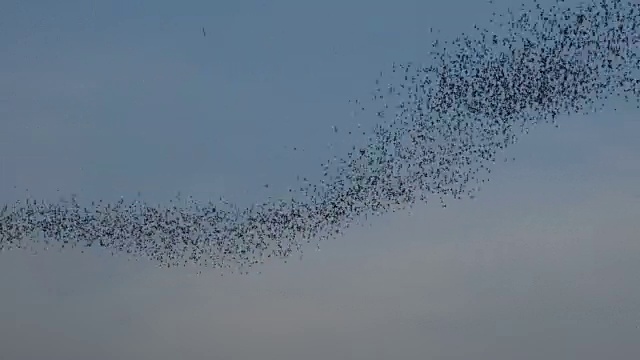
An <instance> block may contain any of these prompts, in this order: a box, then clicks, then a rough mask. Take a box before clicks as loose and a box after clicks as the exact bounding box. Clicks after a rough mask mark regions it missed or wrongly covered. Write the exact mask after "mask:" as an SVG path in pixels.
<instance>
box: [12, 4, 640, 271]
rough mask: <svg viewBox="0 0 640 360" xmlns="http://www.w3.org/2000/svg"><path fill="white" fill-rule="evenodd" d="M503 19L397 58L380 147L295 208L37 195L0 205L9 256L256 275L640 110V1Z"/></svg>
mask: <svg viewBox="0 0 640 360" xmlns="http://www.w3.org/2000/svg"><path fill="white" fill-rule="evenodd" d="M491 23H492V26H495V29H494V30H487V29H481V28H480V27H478V26H476V27H475V30H476V32H474V33H473V34H463V35H460V36H459V37H458V38H456V39H455V40H453V41H449V42H446V41H436V42H434V43H433V44H432V46H433V51H432V55H433V58H432V59H430V60H429V61H427V62H425V64H415V63H405V64H393V66H392V69H391V70H390V71H391V74H390V75H391V76H392V77H393V80H391V83H388V81H384V83H385V84H383V79H378V80H376V84H377V89H376V90H375V96H374V98H375V100H376V101H375V102H374V104H376V106H377V108H376V109H375V110H374V112H375V113H377V114H378V116H379V117H380V118H381V120H380V122H379V123H378V125H377V126H376V127H375V128H374V129H373V130H372V133H371V136H370V139H369V140H370V142H369V144H368V145H366V146H364V147H358V146H354V147H353V149H352V151H351V152H349V153H348V154H346V156H345V157H344V158H343V159H341V160H338V161H333V162H329V163H327V165H326V169H325V170H326V171H325V177H324V179H323V180H322V181H320V182H318V183H311V182H309V181H301V182H300V184H299V186H297V189H296V190H295V191H294V195H293V196H291V198H289V199H287V200H278V201H275V200H274V201H268V202H265V203H262V204H256V205H254V206H252V207H250V208H244V209H239V208H237V207H235V206H233V205H231V204H228V203H224V204H223V203H219V202H208V203H199V202H197V201H193V200H191V201H189V202H188V203H187V202H185V203H182V204H177V203H171V204H170V205H169V206H164V207H163V206H151V205H149V204H147V203H145V202H144V201H142V200H140V199H137V200H134V201H130V202H127V201H125V200H124V199H121V200H120V201H119V202H117V203H106V202H102V201H98V202H94V203H92V204H91V205H90V206H88V207H84V206H81V205H80V204H79V203H78V201H76V199H75V198H71V199H70V200H69V201H66V202H60V203H45V202H43V201H36V200H33V199H29V200H26V201H21V202H17V203H15V204H12V205H5V206H4V208H3V209H0V249H13V248H24V247H28V246H29V245H30V244H31V243H34V242H39V243H40V242H44V243H45V244H46V245H47V246H61V247H63V248H64V247H75V246H100V247H103V248H106V249H109V250H112V251H114V252H124V253H127V254H130V256H133V257H134V258H139V257H147V258H151V259H153V260H155V261H157V263H158V264H160V265H162V266H176V265H188V264H195V265H202V266H210V267H217V268H229V269H238V268H243V269H246V267H247V266H248V267H250V266H252V265H255V264H259V263H262V262H264V261H265V260H266V259H268V258H273V257H276V258H283V257H284V258H286V257H288V256H290V255H292V254H294V253H301V252H302V251H303V248H304V247H306V246H307V245H308V243H311V242H316V243H317V242H319V241H321V240H323V239H326V238H328V237H334V236H338V235H340V234H341V233H342V231H343V230H344V229H346V228H347V227H349V226H350V225H353V224H354V223H360V222H362V221H364V220H365V219H367V218H368V217H371V216H373V215H381V214H384V213H387V212H389V211H396V210H400V209H405V208H407V207H410V206H412V205H413V204H415V203H417V202H426V201H432V199H435V200H436V201H440V202H441V203H442V206H446V205H445V203H444V200H443V196H450V197H454V198H462V197H468V196H473V194H474V193H475V192H476V191H477V190H478V187H479V185H481V184H482V183H483V182H484V181H486V180H488V174H489V172H490V170H491V164H492V163H493V162H495V161H497V160H498V157H499V155H500V153H501V152H502V151H503V150H504V149H505V148H507V147H508V146H509V145H510V144H513V143H515V142H516V140H517V137H518V135H519V134H521V133H523V132H527V131H528V129H530V128H531V127H532V126H534V125H535V124H537V123H540V122H546V123H552V124H555V122H556V120H557V119H558V117H559V116H561V115H571V114H581V113H591V112H594V111H598V110H599V109H601V107H602V106H605V105H606V103H607V100H608V99H612V98H615V99H625V100H627V101H636V102H638V103H640V77H639V76H638V73H639V70H640V56H639V55H640V54H639V53H638V49H639V47H638V45H639V44H638V43H637V39H638V38H637V34H638V30H639V29H638V27H639V26H640V5H639V4H638V3H637V2H632V1H626V0H604V1H594V2H588V3H583V4H582V5H580V6H578V7H569V6H567V5H566V4H565V3H564V2H563V1H560V0H557V1H556V2H555V4H553V5H550V6H542V5H541V4H539V2H538V1H533V2H530V4H529V5H523V6H522V7H521V8H520V9H518V10H513V11H509V12H507V13H506V14H503V15H500V16H497V15H496V16H495V18H494V19H492V20H491ZM338 125H339V124H338ZM338 125H336V127H335V128H334V129H335V131H336V132H337V131H338ZM305 180H306V179H305Z"/></svg>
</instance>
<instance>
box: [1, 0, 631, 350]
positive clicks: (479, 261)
mask: <svg viewBox="0 0 640 360" xmlns="http://www.w3.org/2000/svg"><path fill="white" fill-rule="evenodd" d="M107 3H108V4H107ZM502 3H503V4H504V3H507V2H506V1H502ZM500 6H501V5H498V7H500ZM0 9H1V10H0V44H3V45H2V47H3V51H2V56H0V184H2V186H0V203H9V202H11V201H14V200H15V199H18V198H21V197H23V196H24V194H25V189H28V190H29V194H31V196H35V197H37V198H46V199H50V200H56V199H57V198H58V197H59V196H61V195H68V194H70V193H78V194H79V195H81V196H82V197H83V198H86V199H98V198H104V199H111V200H113V199H116V198H117V197H119V196H120V195H124V196H131V195H135V194H136V193H137V192H138V191H142V193H143V196H144V197H145V199H147V200H149V201H164V200H165V199H167V198H168V197H170V196H172V195H173V194H175V193H176V192H177V191H182V192H183V193H184V194H193V195H194V196H196V197H197V198H199V199H202V200H205V201H206V200H208V199H209V198H217V197H218V196H220V195H223V196H225V197H226V198H227V199H230V200H233V201H236V202H239V203H241V204H242V203H245V202H249V201H261V200H264V199H265V197H266V196H268V195H278V194H279V193H284V192H286V188H287V185H289V184H291V183H292V180H294V179H295V175H296V174H300V173H310V174H313V172H314V171H317V170H318V165H319V163H320V162H321V161H323V160H326V159H327V158H328V157H330V156H331V155H332V154H333V153H334V152H336V151H338V152H339V150H340V149H341V146H342V147H344V146H346V145H350V143H349V142H348V139H347V137H346V136H341V135H340V134H338V135H335V134H333V133H332V130H331V126H332V125H338V126H339V127H344V128H348V127H351V126H355V124H356V123H358V122H362V123H363V124H364V125H371V124H373V122H375V121H376V119H375V117H371V116H355V117H353V116H351V112H352V111H353V110H354V108H353V106H351V105H350V104H349V103H348V100H349V99H353V98H366V97H367V95H368V93H369V92H370V91H371V90H373V88H374V83H373V81H374V79H375V77H376V76H377V74H378V72H379V71H384V70H387V69H389V67H390V65H391V63H392V62H393V61H398V62H404V61H411V60H413V61H424V60H426V59H427V55H426V54H427V53H428V51H429V50H430V47H429V46H428V45H429V44H430V43H431V41H432V40H434V39H435V35H434V34H431V33H430V30H429V28H430V27H434V28H437V29H442V34H441V35H440V36H445V37H447V36H449V37H450V36H454V35H455V34H457V33H459V32H464V31H469V30H470V29H472V27H473V24H474V22H478V23H479V24H481V25H486V24H487V22H488V15H489V14H491V12H492V11H493V10H492V8H491V7H489V5H487V4H485V3H484V2H483V1H474V0H450V1H444V2H434V1H424V0H415V1H400V0H396V1H380V0H367V1H365V0H362V1H333V0H331V1H329V0H326V1H317V2H311V1H300V0H297V1H293V0H292V1H266V0H264V1H182V2H176V1H158V0H155V1H150V0H149V1H137V0H127V1H110V2H99V1H91V0H89V1H70V0H65V1H58V2H53V1H35V0H32V1H14V0H4V1H3V5H2V6H1V7H0ZM202 27H204V28H205V29H206V33H207V35H206V37H204V36H203V35H202V31H201V29H202ZM618 108H619V111H618V112H613V111H605V112H603V113H600V114H595V115H592V116H589V117H584V116H574V117H570V118H563V119H561V127H560V129H553V128H551V127H549V128H547V127H539V128H537V129H535V130H534V131H532V133H531V134H530V135H528V136H526V137H524V138H522V141H521V142H520V143H519V144H517V145H516V146H514V147H513V148H512V149H511V150H510V154H512V155H513V156H515V157H516V162H514V163H506V164H502V163H500V164H497V165H496V167H495V170H494V172H493V173H492V180H491V182H490V183H489V184H488V185H487V186H485V187H484V188H483V190H482V191H481V192H480V193H479V196H478V198H476V199H475V200H462V201H457V202H453V203H449V206H448V207H447V208H446V209H442V208H440V207H439V205H437V202H436V204H434V205H433V206H432V205H429V206H422V207H418V208H417V209H416V210H415V211H413V214H412V216H409V215H408V214H405V213H402V214H394V215H388V216H385V217H383V218H381V219H379V220H376V221H375V222H374V223H373V225H372V226H371V227H363V228H354V229H351V230H349V231H348V233H347V235H346V236H345V237H343V238H340V239H335V240H331V241H328V242H326V243H324V244H323V246H322V247H321V249H322V250H321V251H320V252H315V251H313V248H311V249H309V251H307V253H305V257H304V258H303V260H302V261H298V259H297V258H294V259H295V260H293V261H289V262H288V263H287V264H283V263H273V264H269V265H266V266H264V267H262V268H261V269H260V270H262V274H260V275H258V274H256V275H250V276H238V275H229V274H226V275H225V276H224V277H221V276H220V273H219V272H215V271H210V272H206V271H205V273H204V274H203V275H201V276H199V277H198V276H195V275H194V271H193V270H189V269H187V270H173V269H171V270H166V269H158V268H156V267H155V265H154V264H151V263H148V262H144V261H140V262H129V261H127V260H126V258H124V257H112V256H110V255H108V254H102V253H99V252H98V253H96V254H84V255H81V254H78V253H76V252H74V251H70V252H65V253H58V252H55V251H50V252H44V253H40V254H38V255H37V256H32V255H30V253H29V252H27V251H13V252H9V253H3V254H0V358H2V359H8V360H13V359H70V360H75V359H78V360H79V359H89V358H91V359H96V360H103V359H161V360H164V359H167V360H169V359H188V360H190V359H253V358H259V359H279V360H289V359H291V360H293V359H308V360H316V359H317V360H319V359H363V360H364V359H399V360H400V359H474V360H484V359H486V360H501V359H505V360H506V359H594V360H595V359H598V360H600V359H603V358H611V359H633V358H637V357H640V341H638V339H640V282H638V274H640V241H639V240H638V238H639V236H638V234H640V222H638V219H640V189H638V184H639V183H640V156H638V154H640V142H638V141H637V134H638V133H640V123H639V122H638V118H640V116H639V115H640V113H639V112H638V111H637V110H635V107H633V106H631V105H619V106H618ZM329 142H333V145H334V146H335V149H334V150H329V149H327V146H328V143H329ZM293 147H298V148H299V149H302V150H298V151H292V150H291V148H293ZM336 149H337V150H336ZM264 183H272V184H274V186H271V187H270V188H269V189H268V190H267V189H265V188H264V187H263V186H262V184H264ZM14 185H15V186H16V188H14ZM58 190H59V192H58Z"/></svg>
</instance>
